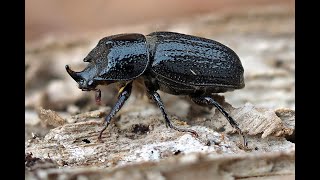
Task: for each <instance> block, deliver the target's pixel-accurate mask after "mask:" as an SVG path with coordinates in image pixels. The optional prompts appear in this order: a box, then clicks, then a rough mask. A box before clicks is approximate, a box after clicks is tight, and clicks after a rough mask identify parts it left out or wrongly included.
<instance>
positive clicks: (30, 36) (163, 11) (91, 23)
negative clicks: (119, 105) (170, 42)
mask: <svg viewBox="0 0 320 180" xmlns="http://www.w3.org/2000/svg"><path fill="white" fill-rule="evenodd" d="M25 4H26V7H25V8H26V9H25V10H26V11H25V13H26V14H25V15H26V16H25V18H26V24H25V34H26V41H27V42H28V41H30V40H37V39H41V38H43V37H45V36H46V35H48V34H50V35H57V36H59V35H68V34H69V33H72V34H79V33H82V32H92V31H96V30H99V29H100V30H101V29H105V28H109V27H110V26H118V25H130V24H137V23H142V22H150V21H172V20H173V19H175V18H180V17H186V16H190V15H199V14H205V13H221V12H231V11H232V12H234V11H237V10H239V9H243V8H246V9H248V10H250V9H254V8H255V7H257V6H269V5H270V6H271V5H273V6H274V5H279V6H288V7H289V8H292V9H293V8H294V0H241V1H240V0H215V1H213V0H201V1H199V0H136V1H130V0H90V1H83V0H68V1H65V0H55V1H37V0H28V1H26V2H25Z"/></svg>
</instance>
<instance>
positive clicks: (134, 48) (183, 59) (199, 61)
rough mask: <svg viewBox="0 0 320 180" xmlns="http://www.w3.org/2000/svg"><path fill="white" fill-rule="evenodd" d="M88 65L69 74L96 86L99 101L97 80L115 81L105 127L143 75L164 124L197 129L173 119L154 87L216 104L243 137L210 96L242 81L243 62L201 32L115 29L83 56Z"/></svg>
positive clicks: (91, 87)
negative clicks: (145, 32) (119, 31)
mask: <svg viewBox="0 0 320 180" xmlns="http://www.w3.org/2000/svg"><path fill="white" fill-rule="evenodd" d="M83 61H84V62H88V63H89V64H88V66H87V67H86V68H85V69H84V70H83V71H81V72H74V71H73V70H71V69H70V67H69V66H68V65H66V67H65V68H66V70H67V72H68V73H69V75H70V76H71V77H72V78H73V79H74V80H75V81H76V82H77V83H78V85H79V88H80V89H82V90H83V91H96V92H97V93H96V100H97V101H98V102H99V101H100V97H101V92H100V90H99V89H96V87H97V86H98V85H109V84H111V83H118V85H119V87H120V88H119V95H118V101H117V102H116V104H115V105H114V107H113V108H112V110H111V112H110V114H109V115H108V116H106V118H105V123H106V125H105V127H104V128H103V129H102V130H101V132H100V134H99V137H98V139H99V140H100V141H101V138H102V133H103V131H104V130H105V129H106V128H107V127H108V125H109V124H110V121H111V119H112V118H113V117H114V116H115V115H116V113H117V112H118V111H119V110H120V109H121V107H122V106H123V104H124V103H125V102H126V100H127V99H128V98H129V96H130V94H131V89H132V82H133V81H135V80H138V79H140V80H142V81H143V82H144V86H145V87H146V90H147V94H148V96H149V97H151V98H152V99H153V100H154V101H155V103H156V104H157V105H158V107H159V108H160V110H161V112H162V114H163V117H164V119H165V122H166V125H167V126H169V127H170V128H172V129H175V130H177V131H182V132H190V133H192V134H194V135H195V136H197V135H198V134H197V133H196V132H195V131H194V130H191V129H182V128H178V127H176V126H174V125H172V123H171V121H170V119H169V118H168V115H167V113H166V110H165V107H164V105H163V102H162V100H161V98H160V96H159V94H158V93H157V90H161V91H163V92H166V93H169V94H173V95H187V96H189V97H190V98H191V100H192V101H193V102H195V103H196V104H199V105H202V106H215V107H216V108H217V109H218V110H219V111H220V112H221V113H222V114H223V115H224V116H225V117H226V119H227V120H228V121H229V123H230V124H231V126H232V127H233V128H235V129H236V130H237V131H238V132H239V133H240V134H241V135H242V137H243V143H244V145H245V146H247V141H246V138H245V136H244V134H243V132H242V131H241V129H240V128H239V126H238V123H237V122H236V121H235V120H234V119H233V118H232V117H231V116H230V115H229V114H228V113H227V112H226V111H225V110H224V109H223V108H222V107H221V106H220V105H219V104H218V103H217V102H216V101H215V100H214V99H213V96H212V95H213V94H214V93H223V92H226V91H232V90H235V89H241V88H243V87H244V86H245V83H244V78H243V73H244V70H243V67H242V64H241V61H240V59H239V57H238V56H237V54H236V53H235V52H234V51H233V50H231V49H230V48H229V47H227V46H225V45H223V44H221V43H219V42H217V41H214V40H211V39H206V38H202V37H196V36H191V35H186V34H180V33H175V32H153V33H150V34H148V35H142V34H137V33H130V34H118V35H112V36H108V37H104V38H102V39H101V40H100V41H99V42H98V44H97V45H96V47H95V48H93V49H92V50H91V52H89V54H88V55H87V56H86V57H85V58H84V60H83Z"/></svg>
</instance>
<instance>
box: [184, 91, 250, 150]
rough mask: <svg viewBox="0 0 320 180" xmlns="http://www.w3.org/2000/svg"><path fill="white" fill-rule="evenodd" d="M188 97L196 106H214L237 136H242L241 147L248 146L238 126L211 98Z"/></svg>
mask: <svg viewBox="0 0 320 180" xmlns="http://www.w3.org/2000/svg"><path fill="white" fill-rule="evenodd" d="M190 97H191V100H192V101H193V102H195V103H196V104H199V105H201V106H203V105H214V106H215V107H216V108H217V109H218V110H219V111H220V112H221V113H222V114H223V115H224V117H226V118H227V120H228V122H229V123H230V125H231V126H232V127H233V128H235V129H236V130H237V131H238V132H239V134H240V135H241V136H242V138H243V145H244V146H245V147H247V146H248V143H247V139H246V137H245V136H244V134H243V132H242V131H241V129H240V128H239V124H238V123H237V122H236V121H235V120H234V119H233V118H232V117H231V116H230V115H229V114H228V113H227V112H226V111H225V110H224V109H223V108H222V107H221V106H220V104H219V103H217V102H216V101H215V100H214V99H213V98H212V97H209V96H190Z"/></svg>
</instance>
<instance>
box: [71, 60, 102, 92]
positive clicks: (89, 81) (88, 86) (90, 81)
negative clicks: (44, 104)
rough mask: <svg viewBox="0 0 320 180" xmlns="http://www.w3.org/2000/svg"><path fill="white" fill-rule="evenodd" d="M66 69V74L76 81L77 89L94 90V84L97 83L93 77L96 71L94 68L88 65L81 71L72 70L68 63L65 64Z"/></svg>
mask: <svg viewBox="0 0 320 180" xmlns="http://www.w3.org/2000/svg"><path fill="white" fill-rule="evenodd" d="M66 70H67V72H68V74H69V75H70V76H71V77H72V78H73V79H74V80H75V81H76V82H77V83H78V85H79V89H81V90H83V91H91V90H96V86H97V85H98V84H97V82H96V80H95V79H94V75H95V72H96V69H95V68H91V67H90V66H88V67H86V68H85V69H84V70H83V71H81V72H74V71H73V70H71V69H70V67H69V66H68V65H66Z"/></svg>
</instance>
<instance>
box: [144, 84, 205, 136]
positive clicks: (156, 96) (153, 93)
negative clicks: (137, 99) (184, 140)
mask: <svg viewBox="0 0 320 180" xmlns="http://www.w3.org/2000/svg"><path fill="white" fill-rule="evenodd" d="M148 94H149V95H150V96H151V98H152V99H153V100H154V101H155V102H156V104H157V105H158V107H159V108H160V110H161V112H162V115H163V117H164V119H165V122H166V126H167V127H168V126H169V127H170V128H171V129H174V130H176V131H180V132H189V133H191V134H193V135H194V136H195V137H198V136H199V135H198V133H197V132H196V131H194V130H191V129H183V128H178V127H176V126H174V125H173V124H172V123H171V121H170V119H169V118H168V114H167V112H166V110H165V108H164V104H163V102H162V100H161V98H160V95H159V94H158V93H157V92H156V91H150V90H148Z"/></svg>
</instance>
